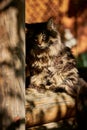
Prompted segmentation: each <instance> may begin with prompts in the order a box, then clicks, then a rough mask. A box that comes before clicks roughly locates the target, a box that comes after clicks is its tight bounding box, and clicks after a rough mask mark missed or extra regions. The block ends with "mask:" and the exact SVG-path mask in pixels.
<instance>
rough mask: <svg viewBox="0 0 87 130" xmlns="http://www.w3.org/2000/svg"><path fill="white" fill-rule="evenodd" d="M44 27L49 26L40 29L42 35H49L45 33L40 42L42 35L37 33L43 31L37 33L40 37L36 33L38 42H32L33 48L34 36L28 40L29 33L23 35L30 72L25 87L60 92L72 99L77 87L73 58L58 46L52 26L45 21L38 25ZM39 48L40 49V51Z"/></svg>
mask: <svg viewBox="0 0 87 130" xmlns="http://www.w3.org/2000/svg"><path fill="white" fill-rule="evenodd" d="M44 24H45V25H46V24H47V25H49V26H50V27H49V28H48V26H44V30H45V32H46V31H47V32H48V31H49V32H50V33H46V35H48V36H47V37H48V38H47V40H44V41H43V34H42V32H41V31H43V30H40V34H37V33H36V36H37V37H38V39H39V38H40V40H38V42H36V43H35V46H34V41H32V39H33V40H34V37H33V36H32V37H33V38H32V37H30V38H29V32H27V42H26V44H27V45H26V46H27V47H29V48H28V51H27V65H28V67H29V72H30V79H29V80H30V85H29V87H34V88H36V89H38V90H51V91H54V92H58V91H59V92H60V91H61V92H66V93H68V94H70V95H72V96H75V95H76V93H77V88H78V87H77V86H78V85H77V84H78V71H77V68H76V63H75V59H74V57H73V56H72V54H71V51H70V49H69V48H67V47H65V46H64V44H62V43H61V39H60V36H59V33H58V31H57V29H56V26H55V25H54V23H53V22H52V21H51V22H50V24H48V22H45V23H42V26H43V25H44ZM31 26H33V24H32V25H31ZM36 26H39V24H36ZM40 26H41V23H40ZM28 29H29V28H28ZM38 29H39V28H38ZM47 29H48V30H47ZM30 31H31V29H30ZM33 31H37V30H33ZM31 32H32V31H31ZM52 33H53V35H52ZM41 37H42V38H41ZM41 40H42V41H41ZM39 42H42V43H41V46H40V45H39V46H38V44H39ZM32 44H33V45H32ZM36 46H37V47H36ZM43 46H44V48H42V47H43Z"/></svg>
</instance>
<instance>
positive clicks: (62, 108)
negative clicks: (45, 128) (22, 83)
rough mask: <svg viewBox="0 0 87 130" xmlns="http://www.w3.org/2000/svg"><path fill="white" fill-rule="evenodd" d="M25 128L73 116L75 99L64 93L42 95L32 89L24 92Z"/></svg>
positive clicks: (48, 92) (49, 92)
mask: <svg viewBox="0 0 87 130" xmlns="http://www.w3.org/2000/svg"><path fill="white" fill-rule="evenodd" d="M25 105H26V126H27V127H31V126H34V125H41V124H44V123H49V122H54V121H59V120H61V119H64V118H68V117H72V116H74V115H75V99H74V98H72V97H70V96H69V95H67V94H66V93H53V92H51V91H47V92H45V93H44V94H42V93H39V92H37V91H36V90H34V89H29V88H28V89H27V90H26V103H25Z"/></svg>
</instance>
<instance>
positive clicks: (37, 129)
mask: <svg viewBox="0 0 87 130" xmlns="http://www.w3.org/2000/svg"><path fill="white" fill-rule="evenodd" d="M74 122H75V118H69V119H65V120H61V121H58V122H51V123H47V124H43V125H38V126H34V127H30V128H26V130H76V129H75V128H77V124H75V123H74Z"/></svg>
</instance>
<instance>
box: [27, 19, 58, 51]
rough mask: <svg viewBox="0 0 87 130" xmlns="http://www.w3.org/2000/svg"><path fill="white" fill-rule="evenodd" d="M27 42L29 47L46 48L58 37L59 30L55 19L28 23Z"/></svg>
mask: <svg viewBox="0 0 87 130" xmlns="http://www.w3.org/2000/svg"><path fill="white" fill-rule="evenodd" d="M26 28H27V33H26V44H27V47H29V48H32V47H33V48H37V49H45V48H48V47H49V46H50V45H52V44H53V42H52V41H54V40H55V39H56V38H57V35H58V31H57V28H56V25H55V24H54V22H53V19H52V18H50V19H49V20H48V21H47V22H42V23H35V24H26Z"/></svg>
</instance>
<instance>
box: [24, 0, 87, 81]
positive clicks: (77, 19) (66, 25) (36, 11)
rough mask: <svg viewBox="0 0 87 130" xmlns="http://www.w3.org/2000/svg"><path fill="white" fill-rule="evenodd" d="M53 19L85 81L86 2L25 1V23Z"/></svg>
mask: <svg viewBox="0 0 87 130" xmlns="http://www.w3.org/2000/svg"><path fill="white" fill-rule="evenodd" d="M49 17H54V21H55V23H56V24H58V26H59V31H60V34H61V37H62V42H63V43H64V44H66V46H69V47H70V48H71V51H72V53H73V55H74V56H75V58H76V61H77V67H78V69H79V70H80V73H81V75H82V76H83V77H84V78H86V79H87V76H86V74H87V0H25V22H26V23H36V22H44V21H47V20H48V19H49Z"/></svg>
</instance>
